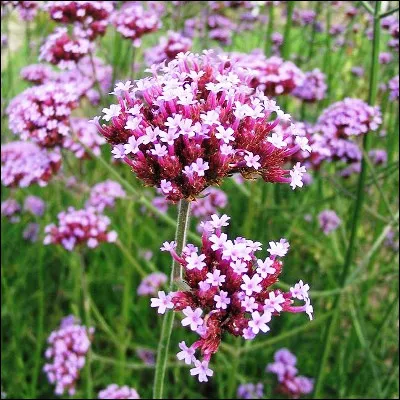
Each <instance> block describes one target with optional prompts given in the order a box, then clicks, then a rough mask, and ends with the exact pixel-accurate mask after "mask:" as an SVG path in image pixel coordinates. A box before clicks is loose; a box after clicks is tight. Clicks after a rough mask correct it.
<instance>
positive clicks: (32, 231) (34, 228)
mask: <svg viewBox="0 0 400 400" xmlns="http://www.w3.org/2000/svg"><path fill="white" fill-rule="evenodd" d="M39 231H40V225H39V224H37V223H36V222H31V223H29V224H28V225H26V228H25V229H24V231H23V233H22V237H23V238H24V239H25V240H27V241H29V242H31V243H35V242H37V240H38V237H39Z"/></svg>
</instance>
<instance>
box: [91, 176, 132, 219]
mask: <svg viewBox="0 0 400 400" xmlns="http://www.w3.org/2000/svg"><path fill="white" fill-rule="evenodd" d="M125 197H126V192H125V190H124V189H123V188H122V186H121V185H120V184H119V183H118V182H115V181H112V180H110V179H107V180H106V181H104V182H100V183H97V184H96V185H94V186H93V187H92V189H91V191H90V197H89V200H88V201H87V203H86V207H92V208H94V209H96V210H97V211H99V212H103V211H104V210H105V209H106V208H114V206H115V200H116V199H123V198H125Z"/></svg>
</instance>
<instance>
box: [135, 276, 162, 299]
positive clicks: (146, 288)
mask: <svg viewBox="0 0 400 400" xmlns="http://www.w3.org/2000/svg"><path fill="white" fill-rule="evenodd" d="M167 279H168V278H167V275H165V274H164V273H162V272H153V273H151V274H150V275H147V276H146V277H145V278H144V279H143V280H142V282H140V285H139V287H138V289H137V294H138V295H139V296H148V295H149V294H151V295H154V296H155V295H156V294H157V292H158V289H160V287H161V286H163V285H165V284H166V283H167Z"/></svg>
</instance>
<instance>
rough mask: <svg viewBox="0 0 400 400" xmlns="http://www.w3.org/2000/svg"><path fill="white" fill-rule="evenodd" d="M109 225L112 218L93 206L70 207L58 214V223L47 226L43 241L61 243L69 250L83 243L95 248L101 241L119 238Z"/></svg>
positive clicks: (112, 240) (110, 241)
mask: <svg viewBox="0 0 400 400" xmlns="http://www.w3.org/2000/svg"><path fill="white" fill-rule="evenodd" d="M109 225H110V219H109V218H108V217H106V216H105V215H101V214H99V213H97V212H96V211H95V210H94V209H92V208H86V209H82V210H75V209H74V208H73V207H69V208H68V210H67V211H62V212H60V213H59V214H58V225H55V224H50V225H47V226H46V228H45V233H46V237H45V239H44V242H43V243H44V244H46V245H47V244H59V245H62V246H63V247H64V248H65V249H66V250H68V251H72V250H73V249H74V248H75V247H76V246H78V245H81V244H84V245H86V246H87V247H89V248H95V247H97V246H98V245H99V243H103V242H109V243H113V242H115V241H116V240H117V233H116V232H115V231H108V228H109Z"/></svg>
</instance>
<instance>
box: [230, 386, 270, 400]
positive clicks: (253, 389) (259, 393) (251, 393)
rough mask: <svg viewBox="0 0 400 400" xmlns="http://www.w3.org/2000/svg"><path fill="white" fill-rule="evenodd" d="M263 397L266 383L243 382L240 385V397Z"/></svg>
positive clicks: (238, 396)
mask: <svg viewBox="0 0 400 400" xmlns="http://www.w3.org/2000/svg"><path fill="white" fill-rule="evenodd" d="M263 397H264V385H263V384H262V383H257V384H256V383H243V384H241V385H239V387H238V390H237V398H238V399H262V398H263Z"/></svg>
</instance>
